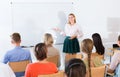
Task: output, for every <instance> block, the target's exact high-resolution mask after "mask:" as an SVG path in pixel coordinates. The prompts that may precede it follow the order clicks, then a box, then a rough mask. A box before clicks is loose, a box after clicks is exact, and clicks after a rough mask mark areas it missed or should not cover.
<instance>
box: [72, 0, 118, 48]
mask: <svg viewBox="0 0 120 77" xmlns="http://www.w3.org/2000/svg"><path fill="white" fill-rule="evenodd" d="M74 4H75V6H74V8H75V13H76V15H77V20H78V23H80V24H81V26H82V28H83V33H84V37H83V38H86V37H88V38H91V35H92V34H93V33H95V32H98V33H100V34H101V37H102V39H103V42H104V44H108V43H109V44H110V45H111V43H116V41H117V37H118V35H119V34H120V5H119V4H120V0H76V1H75V2H74ZM110 45H109V47H110Z"/></svg>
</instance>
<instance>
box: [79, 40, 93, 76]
mask: <svg viewBox="0 0 120 77" xmlns="http://www.w3.org/2000/svg"><path fill="white" fill-rule="evenodd" d="M92 49H93V41H92V40H91V39H84V40H83V41H82V42H81V50H82V52H84V53H86V54H87V55H88V58H87V60H88V71H89V77H91V65H90V63H91V53H92Z"/></svg>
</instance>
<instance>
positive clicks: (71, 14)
mask: <svg viewBox="0 0 120 77" xmlns="http://www.w3.org/2000/svg"><path fill="white" fill-rule="evenodd" d="M68 16H73V17H74V23H76V17H75V15H74V14H73V13H70V14H69V15H68ZM68 24H71V23H70V21H68Z"/></svg>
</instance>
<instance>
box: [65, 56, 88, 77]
mask: <svg viewBox="0 0 120 77" xmlns="http://www.w3.org/2000/svg"><path fill="white" fill-rule="evenodd" d="M65 75H66V77H86V66H85V64H84V62H83V61H82V60H80V59H75V58H73V59H71V60H69V61H68V62H67V63H66V66H65Z"/></svg>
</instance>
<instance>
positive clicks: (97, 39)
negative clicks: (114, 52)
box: [92, 33, 105, 55]
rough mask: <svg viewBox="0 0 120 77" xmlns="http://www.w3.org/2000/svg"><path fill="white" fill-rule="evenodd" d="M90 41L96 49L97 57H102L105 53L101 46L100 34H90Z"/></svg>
mask: <svg viewBox="0 0 120 77" xmlns="http://www.w3.org/2000/svg"><path fill="white" fill-rule="evenodd" d="M92 39H93V43H94V46H95V49H96V53H97V54H98V55H103V54H104V52H105V48H104V46H103V44H102V39H101V36H100V34H98V33H94V34H92Z"/></svg>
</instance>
